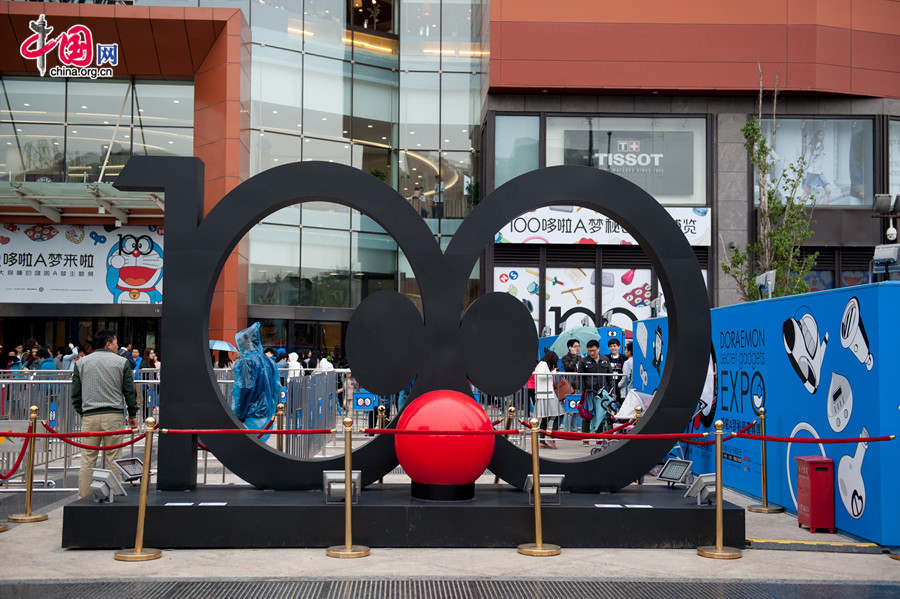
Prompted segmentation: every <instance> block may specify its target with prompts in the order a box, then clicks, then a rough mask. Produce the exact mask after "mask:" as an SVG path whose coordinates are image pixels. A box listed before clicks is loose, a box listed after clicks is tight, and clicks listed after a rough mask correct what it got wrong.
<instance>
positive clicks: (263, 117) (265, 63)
mask: <svg viewBox="0 0 900 599" xmlns="http://www.w3.org/2000/svg"><path fill="white" fill-rule="evenodd" d="M251 57H252V66H251V69H250V78H251V95H250V126H251V127H253V128H257V129H267V130H272V131H283V132H286V133H300V131H301V130H302V124H301V122H300V110H301V107H302V103H301V101H300V93H301V90H302V87H303V81H302V77H301V69H300V65H301V61H302V59H303V56H302V55H301V54H300V53H298V52H291V51H288V50H282V49H280V48H268V47H264V46H256V45H254V46H253V47H252V48H251Z"/></svg>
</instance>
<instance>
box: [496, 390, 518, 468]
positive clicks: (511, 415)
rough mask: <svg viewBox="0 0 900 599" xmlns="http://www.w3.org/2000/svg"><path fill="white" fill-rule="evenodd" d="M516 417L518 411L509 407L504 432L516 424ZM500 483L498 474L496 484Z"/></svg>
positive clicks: (504, 422)
mask: <svg viewBox="0 0 900 599" xmlns="http://www.w3.org/2000/svg"><path fill="white" fill-rule="evenodd" d="M515 417H516V409H515V408H514V407H513V406H509V407H508V408H506V420H504V421H503V430H506V431H508V430H510V429H509V427H511V426H512V424H513V422H515ZM499 483H500V477H499V476H497V475H496V474H495V475H494V484H495V485H496V484H499Z"/></svg>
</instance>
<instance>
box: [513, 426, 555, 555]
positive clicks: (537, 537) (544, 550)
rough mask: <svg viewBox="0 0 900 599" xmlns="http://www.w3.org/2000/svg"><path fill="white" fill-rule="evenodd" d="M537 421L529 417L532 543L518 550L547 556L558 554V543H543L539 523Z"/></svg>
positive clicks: (522, 545) (524, 544) (525, 553)
mask: <svg viewBox="0 0 900 599" xmlns="http://www.w3.org/2000/svg"><path fill="white" fill-rule="evenodd" d="M538 424H539V421H538V419H537V418H532V419H531V469H532V478H533V483H534V484H533V485H532V487H533V490H534V543H523V544H521V545H519V547H518V551H519V553H521V554H522V555H531V556H535V557H547V556H551V555H559V554H560V551H562V550H561V549H560V548H559V545H552V544H550V543H547V544H545V543H544V532H543V530H542V525H541V472H540V465H539V456H538V435H539V434H540V429H538Z"/></svg>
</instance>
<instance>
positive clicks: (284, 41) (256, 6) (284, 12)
mask: <svg viewBox="0 0 900 599" xmlns="http://www.w3.org/2000/svg"><path fill="white" fill-rule="evenodd" d="M301 5H302V0H251V2H250V34H251V36H252V38H253V41H254V42H258V43H262V44H266V45H267V46H275V47H277V48H287V49H289V50H302V49H303V14H302V11H301Z"/></svg>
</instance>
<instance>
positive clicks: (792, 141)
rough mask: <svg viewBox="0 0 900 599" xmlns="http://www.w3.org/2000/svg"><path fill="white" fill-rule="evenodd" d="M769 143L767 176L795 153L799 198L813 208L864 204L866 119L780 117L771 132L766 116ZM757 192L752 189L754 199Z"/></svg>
mask: <svg viewBox="0 0 900 599" xmlns="http://www.w3.org/2000/svg"><path fill="white" fill-rule="evenodd" d="M762 126H763V131H764V133H765V134H766V136H767V138H768V140H769V143H771V144H772V149H773V151H774V156H775V162H774V164H773V168H772V171H771V177H772V179H773V180H777V179H778V178H779V177H781V175H782V173H784V172H785V169H786V168H788V165H790V164H791V163H794V162H795V161H797V160H798V159H800V158H801V157H802V158H803V160H805V162H806V171H805V173H804V176H803V181H801V183H800V189H801V196H802V197H803V198H808V197H812V198H813V201H814V203H815V205H816V206H868V205H870V204H871V202H872V198H873V196H874V193H875V187H874V181H873V178H874V170H875V169H874V162H873V152H874V151H873V146H872V138H873V134H872V131H873V126H874V123H873V121H872V119H870V118H868V119H866V118H863V119H850V118H831V119H812V118H799V117H781V118H779V119H778V121H777V128H776V131H775V135H774V141H773V139H772V138H773V136H772V120H771V119H763V122H762ZM756 197H758V192H757V191H756V190H755V191H754V198H756Z"/></svg>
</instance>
